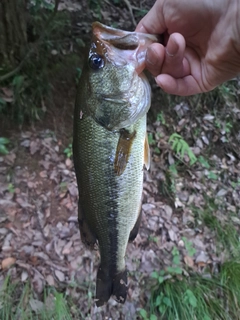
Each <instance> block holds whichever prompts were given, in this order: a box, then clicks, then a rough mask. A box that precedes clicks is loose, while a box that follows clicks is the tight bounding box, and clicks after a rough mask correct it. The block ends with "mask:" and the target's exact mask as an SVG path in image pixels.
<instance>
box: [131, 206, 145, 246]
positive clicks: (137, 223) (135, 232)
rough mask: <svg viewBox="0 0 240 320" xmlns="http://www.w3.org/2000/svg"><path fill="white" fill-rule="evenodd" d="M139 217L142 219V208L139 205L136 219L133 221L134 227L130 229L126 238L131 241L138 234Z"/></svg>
mask: <svg viewBox="0 0 240 320" xmlns="http://www.w3.org/2000/svg"><path fill="white" fill-rule="evenodd" d="M141 219H142V210H141V206H140V208H139V214H138V218H137V221H136V223H135V225H134V227H133V229H132V230H131V232H130V235H129V239H128V241H129V242H132V241H134V240H135V238H136V236H137V234H138V231H139V227H140V224H141Z"/></svg>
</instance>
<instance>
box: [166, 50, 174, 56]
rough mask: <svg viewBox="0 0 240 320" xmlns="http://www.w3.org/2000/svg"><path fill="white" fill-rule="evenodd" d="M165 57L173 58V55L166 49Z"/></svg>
mask: <svg viewBox="0 0 240 320" xmlns="http://www.w3.org/2000/svg"><path fill="white" fill-rule="evenodd" d="M166 55H167V56H169V57H170V58H172V57H174V56H175V53H170V52H168V49H167V48H166Z"/></svg>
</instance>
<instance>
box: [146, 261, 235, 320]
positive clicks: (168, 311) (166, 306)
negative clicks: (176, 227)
mask: <svg viewBox="0 0 240 320" xmlns="http://www.w3.org/2000/svg"><path fill="white" fill-rule="evenodd" d="M153 276H154V278H156V280H157V282H156V285H155V287H154V288H153V290H152V293H151V299H150V303H149V304H148V306H146V307H145V309H144V311H142V310H140V316H141V317H142V319H147V320H149V319H150V316H149V315H151V316H153V315H155V317H156V318H157V319H159V320H165V319H168V320H182V319H196V320H200V319H201V320H203V319H204V320H211V319H216V320H229V319H234V320H235V319H236V320H237V319H239V308H240V291H239V286H240V262H239V260H232V261H229V262H225V263H223V265H222V266H221V268H220V272H219V273H216V274H211V276H210V277H209V275H208V277H205V276H204V275H200V274H198V273H192V274H191V275H190V276H189V277H186V276H183V275H181V276H178V275H177V274H176V275H171V277H166V276H165V278H164V273H161V275H160V273H154V274H153Z"/></svg>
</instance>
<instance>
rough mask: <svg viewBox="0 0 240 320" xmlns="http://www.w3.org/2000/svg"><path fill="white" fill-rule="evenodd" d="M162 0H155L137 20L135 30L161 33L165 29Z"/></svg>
mask: <svg viewBox="0 0 240 320" xmlns="http://www.w3.org/2000/svg"><path fill="white" fill-rule="evenodd" d="M163 2H164V1H163V0H159V1H156V2H155V4H154V6H153V7H152V9H151V10H150V11H149V12H148V13H147V14H146V16H145V17H143V18H142V20H141V21H140V22H139V24H138V25H137V27H136V31H137V32H143V33H153V34H154V33H155V34H161V33H163V32H165V31H166V29H167V28H166V26H165V23H164V17H163Z"/></svg>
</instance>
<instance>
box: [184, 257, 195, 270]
mask: <svg viewBox="0 0 240 320" xmlns="http://www.w3.org/2000/svg"><path fill="white" fill-rule="evenodd" d="M184 262H185V263H186V265H187V266H188V267H190V268H192V267H193V266H194V262H193V259H192V258H191V257H189V256H185V257H184Z"/></svg>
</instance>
